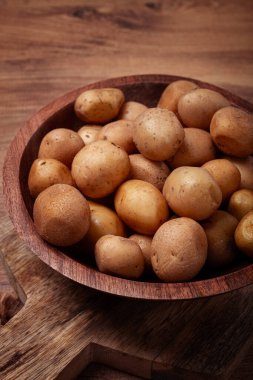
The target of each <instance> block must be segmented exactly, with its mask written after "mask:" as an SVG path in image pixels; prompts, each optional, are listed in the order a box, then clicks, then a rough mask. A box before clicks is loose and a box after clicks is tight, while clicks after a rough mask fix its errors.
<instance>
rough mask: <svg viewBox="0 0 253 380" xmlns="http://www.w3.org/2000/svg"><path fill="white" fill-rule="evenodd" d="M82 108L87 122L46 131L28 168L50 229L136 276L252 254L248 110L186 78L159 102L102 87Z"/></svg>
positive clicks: (174, 278) (173, 275)
mask: <svg viewBox="0 0 253 380" xmlns="http://www.w3.org/2000/svg"><path fill="white" fill-rule="evenodd" d="M74 109H75V113H76V116H77V117H78V118H79V119H80V120H82V121H83V122H84V125H83V126H82V127H81V128H80V129H79V130H78V131H77V132H75V131H73V130H71V129H64V128H58V127H60V126H56V127H57V128H56V129H53V130H51V131H50V132H49V133H47V134H46V135H45V136H44V138H43V139H42V141H41V144H40V147H39V152H38V158H37V159H36V160H35V161H34V162H33V164H32V166H31V169H30V173H29V178H28V187H29V190H30V193H31V195H32V197H34V198H35V202H34V208H33V218H34V224H35V227H36V229H37V231H38V233H39V234H40V235H41V237H42V238H43V239H44V240H46V241H47V242H48V243H50V244H53V245H56V246H62V247H64V246H72V245H76V243H78V246H79V248H80V249H81V250H82V251H83V254H84V255H88V254H90V253H92V254H93V255H94V257H95V261H96V264H97V267H98V269H99V270H100V271H101V272H103V273H107V274H111V275H115V276H119V277H123V278H129V279H138V278H140V277H141V276H142V275H143V274H144V275H145V276H149V275H150V276H151V277H152V276H154V275H156V276H157V278H158V279H160V280H162V281H165V282H180V281H187V280H191V279H193V278H194V277H195V276H196V275H197V274H198V273H199V272H200V271H201V269H202V268H203V267H204V266H205V267H207V268H211V269H212V270H218V269H220V268H226V267H227V266H229V265H230V264H231V263H233V261H234V260H236V259H237V257H238V255H240V254H244V255H246V256H248V257H251V258H253V115H252V114H250V113H249V112H247V111H245V110H244V109H241V108H238V107H237V106H234V105H232V104H230V102H229V101H228V100H227V99H226V98H225V97H224V96H223V95H221V94H220V93H218V92H215V91H212V90H210V89H206V88H199V87H198V85H196V83H193V82H190V81H185V80H180V81H175V82H173V83H171V84H170V85H168V86H167V87H166V89H165V90H164V92H163V93H162V94H161V97H160V100H159V102H158V104H157V107H154V108H147V107H146V106H145V105H144V104H141V103H139V102H135V101H125V97H124V94H123V92H122V91H121V90H120V89H116V88H102V89H93V90H87V91H85V92H83V93H81V95H79V96H78V98H77V99H76V101H75V104H74ZM70 127H71V126H70ZM108 205H110V207H109V206H108Z"/></svg>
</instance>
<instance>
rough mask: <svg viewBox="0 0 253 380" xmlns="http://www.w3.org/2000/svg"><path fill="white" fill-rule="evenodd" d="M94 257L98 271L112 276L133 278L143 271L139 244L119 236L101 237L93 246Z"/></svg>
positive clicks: (142, 259)
mask: <svg viewBox="0 0 253 380" xmlns="http://www.w3.org/2000/svg"><path fill="white" fill-rule="evenodd" d="M95 259H96V263H97V266H98V269H99V270H100V272H103V273H106V274H111V275H114V276H119V277H123V278H129V279H135V278H139V277H140V276H141V275H142V273H143V271H144V258H143V255H142V252H141V249H140V247H139V245H138V244H137V243H136V242H135V241H133V240H129V239H127V238H124V237H121V236H114V235H105V236H103V237H101V238H100V239H99V240H98V242H97V243H96V246H95Z"/></svg>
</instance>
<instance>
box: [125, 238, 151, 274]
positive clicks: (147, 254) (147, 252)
mask: <svg viewBox="0 0 253 380" xmlns="http://www.w3.org/2000/svg"><path fill="white" fill-rule="evenodd" d="M129 239H130V240H133V241H135V242H136V243H137V244H138V245H139V246H140V248H141V251H142V254H143V257H144V262H145V268H146V272H147V273H150V272H153V267H152V264H151V243H152V237H151V236H146V235H139V234H134V235H132V236H130V237H129Z"/></svg>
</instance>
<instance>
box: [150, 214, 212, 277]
mask: <svg viewBox="0 0 253 380" xmlns="http://www.w3.org/2000/svg"><path fill="white" fill-rule="evenodd" d="M151 251H152V256H151V262H152V266H153V269H154V271H155V273H156V275H157V276H158V277H159V278H160V279H161V280H162V281H165V282H179V281H180V282H181V281H187V280H191V279H192V278H193V277H195V276H196V275H197V274H198V273H199V272H200V270H201V268H202V267H203V265H204V263H205V261H206V257H207V238H206V234H205V232H204V230H203V228H202V227H201V226H200V225H199V224H198V223H197V222H195V221H194V220H192V219H189V218H177V219H173V220H169V221H168V222H166V223H164V224H163V225H162V226H161V227H160V228H159V229H158V230H157V232H156V233H155V235H154V237H153V240H152V244H151Z"/></svg>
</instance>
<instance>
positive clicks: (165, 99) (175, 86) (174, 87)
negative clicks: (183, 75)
mask: <svg viewBox="0 0 253 380" xmlns="http://www.w3.org/2000/svg"><path fill="white" fill-rule="evenodd" d="M197 88H199V86H198V85H197V84H196V83H194V82H191V81H189V80H177V81H175V82H172V83H170V84H169V85H168V86H167V87H166V88H165V90H164V91H163V93H162V95H161V97H160V99H159V102H158V105H157V107H159V108H167V109H168V110H169V111H172V112H174V113H177V105H178V101H179V99H180V98H181V96H183V95H185V94H187V93H188V92H190V91H192V90H196V89H197Z"/></svg>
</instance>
